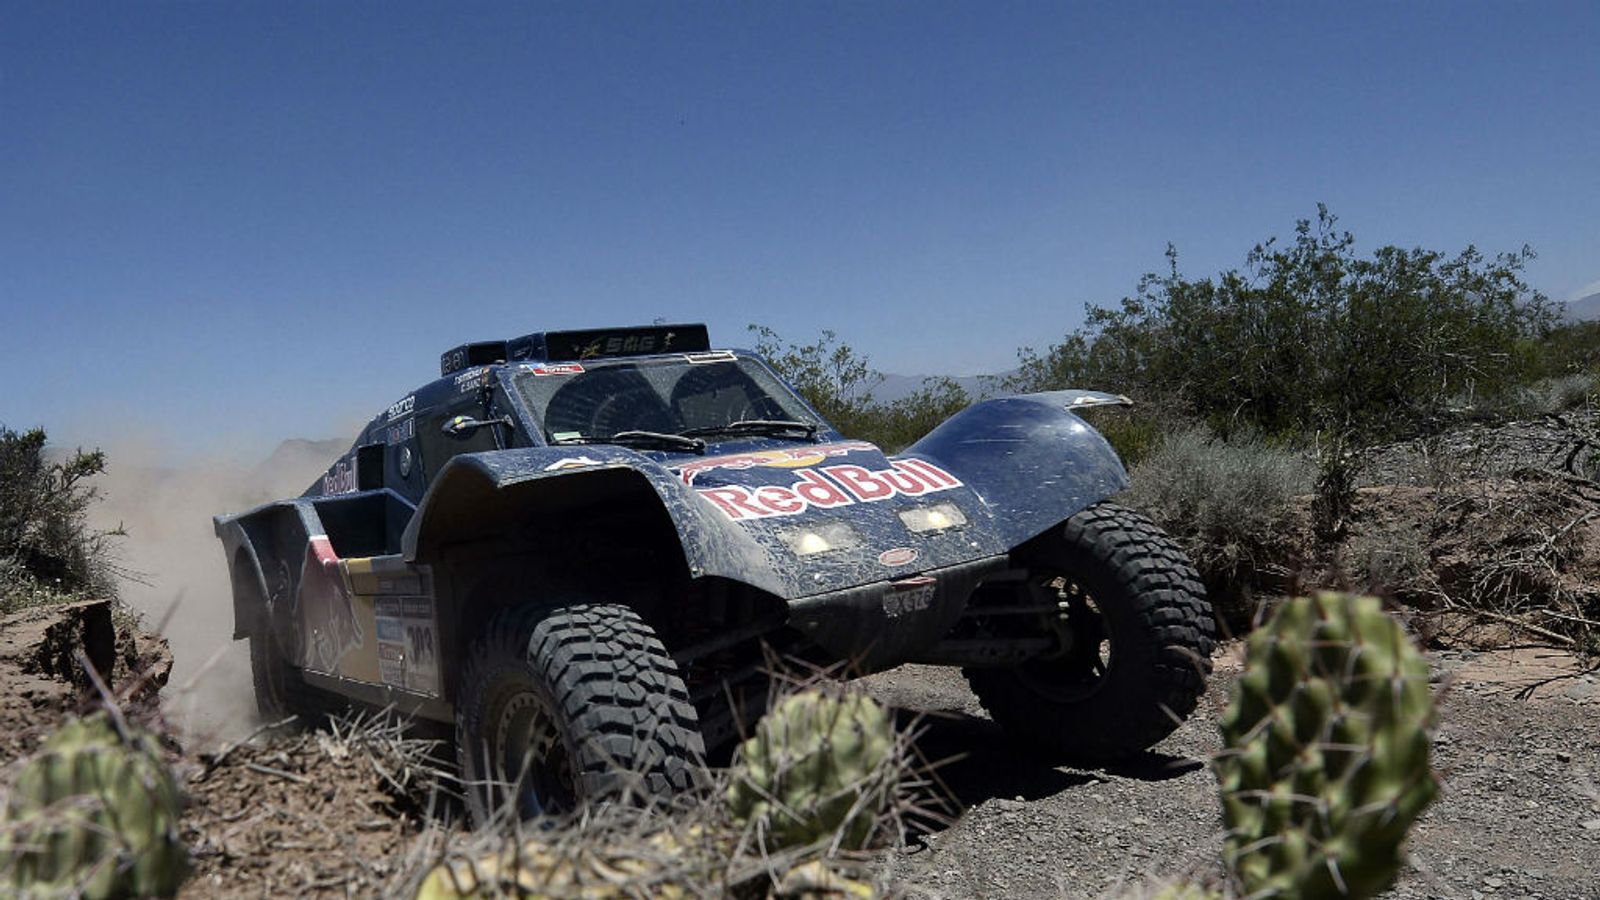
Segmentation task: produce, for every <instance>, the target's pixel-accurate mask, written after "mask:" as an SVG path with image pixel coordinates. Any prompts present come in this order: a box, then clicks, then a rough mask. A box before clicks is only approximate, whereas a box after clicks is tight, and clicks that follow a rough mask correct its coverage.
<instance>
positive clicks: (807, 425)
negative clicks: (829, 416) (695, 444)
mask: <svg viewBox="0 0 1600 900" xmlns="http://www.w3.org/2000/svg"><path fill="white" fill-rule="evenodd" d="M796 431H799V432H804V433H805V436H806V437H808V438H812V439H815V438H816V436H817V425H816V423H815V422H797V421H795V420H793V419H740V420H739V421H737V422H728V423H726V424H723V425H707V426H705V427H703V428H690V429H689V430H687V431H680V432H678V433H679V434H680V435H682V436H683V437H704V436H707V435H713V434H770V435H781V434H792V433H794V432H796Z"/></svg>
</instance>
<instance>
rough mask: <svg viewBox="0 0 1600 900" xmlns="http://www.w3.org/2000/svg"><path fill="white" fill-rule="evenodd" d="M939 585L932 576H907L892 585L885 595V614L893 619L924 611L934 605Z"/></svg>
mask: <svg viewBox="0 0 1600 900" xmlns="http://www.w3.org/2000/svg"><path fill="white" fill-rule="evenodd" d="M936 587H938V584H937V582H935V581H934V580H933V579H932V578H929V577H927V576H923V577H921V578H907V579H905V580H903V581H896V582H895V583H894V584H892V585H890V587H889V590H887V591H885V592H884V595H883V614H884V615H886V616H888V617H889V618H891V619H896V618H899V617H900V616H903V615H905V614H906V613H914V612H922V611H923V610H925V609H927V608H928V607H930V606H932V605H933V592H934V589H935V588H936Z"/></svg>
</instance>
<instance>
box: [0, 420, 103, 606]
mask: <svg viewBox="0 0 1600 900" xmlns="http://www.w3.org/2000/svg"><path fill="white" fill-rule="evenodd" d="M105 466H106V458H105V454H104V453H102V452H100V451H99V450H93V451H89V452H84V451H82V450H77V451H74V452H72V453H70V454H67V455H66V456H64V457H62V458H61V459H59V460H51V459H50V456H49V454H47V453H46V450H45V432H44V430H43V429H41V428H35V429H32V430H30V431H25V432H21V433H18V432H15V431H12V430H11V429H9V428H5V427H0V612H10V611H12V610H14V609H18V608H21V607H23V606H30V605H37V604H39V603H46V602H52V601H59V600H69V599H74V598H78V597H87V596H102V597H104V596H109V595H112V594H114V593H115V592H116V585H115V580H114V574H115V570H114V567H113V565H112V563H111V560H110V558H109V547H108V539H109V538H110V537H112V535H113V534H114V533H113V532H101V531H96V530H94V529H92V528H90V527H89V524H88V521H87V518H86V516H87V513H88V509H89V505H90V504H91V503H93V502H94V499H95V497H96V491H95V488H94V487H93V486H91V485H90V484H89V483H88V481H89V479H91V478H93V477H94V476H95V475H98V474H100V473H101V472H103V471H105Z"/></svg>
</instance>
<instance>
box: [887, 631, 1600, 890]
mask: <svg viewBox="0 0 1600 900" xmlns="http://www.w3.org/2000/svg"><path fill="white" fill-rule="evenodd" d="M1238 653H1239V649H1238V647H1237V645H1233V646H1229V647H1225V648H1224V649H1223V650H1221V651H1219V653H1218V656H1217V659H1216V663H1217V674H1216V675H1215V676H1214V677H1213V679H1212V683H1211V689H1210V691H1209V692H1208V694H1207V695H1206V697H1205V698H1204V699H1203V700H1202V701H1201V703H1200V707H1199V709H1198V710H1197V711H1196V713H1195V715H1194V716H1193V717H1192V718H1191V719H1190V720H1189V721H1188V722H1187V723H1185V724H1184V725H1183V726H1182V727H1181V728H1180V729H1178V731H1177V732H1176V733H1175V734H1173V735H1172V737H1170V738H1168V739H1167V740H1166V741H1164V742H1163V743H1162V744H1160V745H1159V746H1157V747H1156V748H1155V749H1154V751H1152V752H1151V753H1148V754H1146V755H1145V756H1144V757H1142V758H1140V759H1138V760H1135V761H1133V762H1132V763H1131V764H1128V765H1125V766H1122V767H1120V768H1116V769H1111V770H1079V769H1072V768H1059V769H1057V768H1049V767H1046V766H1042V765H1040V764H1039V763H1036V762H1033V761H1031V760H1030V759H1028V757H1026V756H1025V755H1023V754H1021V753H1019V752H1018V751H1017V750H1016V749H1015V748H1014V747H1012V746H1011V745H1009V744H1008V743H1007V741H1006V740H1005V738H1004V736H1003V735H1002V734H1001V732H1000V731H999V729H998V728H997V727H996V726H995V725H994V724H993V723H992V722H990V721H989V720H988V719H987V718H986V717H984V715H983V713H982V711H981V710H980V709H979V707H978V705H977V701H976V700H975V699H974V698H973V696H972V694H971V693H970V692H969V691H968V690H967V687H966V684H965V682H964V681H963V680H962V679H961V677H960V675H959V674H957V673H956V672H954V671H953V670H948V669H939V668H928V667H917V666H911V667H905V668H902V669H899V670H896V671H894V672H889V673H885V674H883V675H877V676H874V677H872V678H871V679H868V681H867V683H868V685H869V687H870V690H871V691H872V692H873V693H874V694H875V695H876V696H877V697H879V699H882V700H884V701H886V702H889V703H892V704H894V705H896V706H898V707H901V708H902V709H905V710H909V711H918V712H923V713H926V714H927V716H926V718H925V719H924V723H925V724H926V726H927V727H928V734H927V735H926V736H925V737H924V738H923V739H922V740H921V742H920V746H921V748H922V750H923V752H924V753H925V754H926V755H927V756H929V757H930V758H943V757H947V756H951V755H957V754H965V756H964V757H963V758H962V759H960V760H959V761H957V762H954V763H952V764H950V765H948V766H946V767H945V768H943V769H942V770H941V772H942V774H943V778H944V780H945V781H946V782H947V783H948V785H949V786H950V788H951V790H952V792H953V793H954V794H955V796H956V797H957V798H958V799H959V800H960V801H961V803H962V804H963V805H964V806H965V807H966V808H967V812H966V814H965V815H964V816H963V817H961V819H960V820H959V821H958V822H956V824H954V825H953V826H950V827H949V828H946V829H942V830H941V829H935V830H934V831H932V832H931V833H929V834H926V835H923V836H921V838H920V839H919V840H918V841H916V842H914V843H913V845H912V846H910V847H908V848H907V849H905V850H904V851H902V852H900V853H899V854H897V855H896V856H895V858H894V859H892V860H891V861H890V864H889V865H890V871H891V873H892V877H893V879H894V880H895V882H896V883H898V884H899V885H901V886H902V887H903V888H904V889H905V890H906V891H907V893H908V894H909V895H910V896H913V897H1107V896H1109V897H1122V896H1127V895H1133V896H1139V895H1140V893H1139V892H1140V891H1141V890H1146V889H1148V888H1149V886H1150V885H1151V884H1153V883H1155V882H1156V881H1157V880H1159V879H1163V878H1172V877H1179V876H1188V877H1201V878H1207V879H1219V878H1220V877H1221V874H1222V868H1221V864H1220V862H1219V861H1218V860H1219V857H1220V854H1221V849H1222V827H1221V818H1220V816H1221V813H1220V810H1219V806H1218V802H1217V797H1216V786H1215V782H1214V780H1213V778H1212V776H1211V772H1210V770H1209V768H1208V767H1207V765H1206V760H1207V758H1208V757H1209V755H1210V754H1212V753H1214V752H1215V751H1216V750H1217V749H1219V740H1218V738H1217V733H1216V721H1217V717H1218V714H1219V712H1220V710H1221V708H1222V707H1223V705H1224V704H1225V703H1226V701H1227V695H1228V691H1229V690H1230V688H1231V685H1232V683H1233V680H1234V679H1235V678H1236V677H1237V675H1238V670H1239V664H1238ZM1433 662H1434V666H1435V671H1436V677H1437V678H1438V684H1437V687H1438V692H1439V696H1440V701H1441V703H1440V705H1441V715H1440V724H1439V728H1438V730H1437V734H1436V737H1435V742H1434V749H1435V757H1434V764H1435V767H1436V768H1437V769H1438V770H1439V773H1440V777H1441V779H1442V781H1443V791H1442V793H1441V796H1440V798H1439V800H1437V801H1436V802H1435V804H1434V805H1433V807H1432V808H1430V810H1429V811H1428V812H1427V814H1426V815H1425V816H1424V817H1423V819H1422V820H1421V821H1420V822H1419V824H1418V826H1417V827H1416V828H1415V829H1414V830H1413V836H1412V843H1411V861H1412V865H1411V867H1410V868H1409V869H1408V870H1407V871H1406V873H1405V874H1404V875H1403V876H1402V877H1401V880H1400V882H1399V884H1398V885H1397V886H1396V887H1395V889H1394V890H1393V891H1391V892H1390V894H1389V896H1391V897H1396V898H1407V900H1411V898H1457V897H1460V898H1488V897H1496V898H1498V897H1512V898H1517V897H1530V898H1552V900H1554V898H1561V900H1568V898H1600V684H1597V677H1596V673H1595V672H1593V671H1589V672H1588V673H1587V674H1585V672H1584V670H1583V667H1582V666H1581V665H1579V663H1578V662H1577V661H1576V660H1574V659H1573V658H1572V657H1570V656H1568V655H1566V654H1562V653H1559V652H1557V651H1552V650H1527V649H1525V650H1516V651H1502V652H1495V653H1472V652H1460V653H1457V652H1443V653H1438V654H1434V656H1433ZM1550 678H1554V679H1555V680H1553V681H1548V682H1545V681H1544V680H1545V679H1550ZM1530 687H1531V688H1533V690H1532V692H1531V696H1526V697H1522V696H1519V693H1525V692H1527V690H1528V689H1529V688H1530Z"/></svg>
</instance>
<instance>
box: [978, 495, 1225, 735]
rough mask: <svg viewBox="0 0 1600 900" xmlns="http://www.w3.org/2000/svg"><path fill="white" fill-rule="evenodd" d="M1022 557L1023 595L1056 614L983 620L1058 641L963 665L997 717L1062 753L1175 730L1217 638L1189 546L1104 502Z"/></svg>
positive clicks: (995, 629)
mask: <svg viewBox="0 0 1600 900" xmlns="http://www.w3.org/2000/svg"><path fill="white" fill-rule="evenodd" d="M1023 562H1025V564H1026V565H1027V567H1028V570H1029V576H1030V577H1029V580H1028V583H1027V588H1026V590H1027V594H1028V596H1027V597H1026V598H1025V599H1026V601H1027V602H1028V603H1029V604H1030V605H1037V606H1039V607H1041V608H1044V609H1047V610H1048V611H1049V612H1048V613H1047V614H1045V615H1042V616H1036V617H1033V618H1032V619H1019V618H1017V617H1000V616H996V617H993V618H992V619H991V620H990V621H989V622H985V621H984V620H983V619H982V618H981V617H979V619H978V621H979V625H980V627H987V628H989V629H991V630H992V633H994V634H995V635H996V636H1006V637H1038V636H1039V635H1040V633H1041V632H1042V633H1043V634H1044V636H1046V637H1049V638H1051V639H1052V640H1053V645H1054V649H1053V650H1052V651H1050V652H1048V653H1046V654H1044V655H1042V656H1040V657H1037V658H1035V659H1032V660H1029V661H1028V662H1026V663H1023V664H1022V665H1019V666H1013V667H1010V668H1003V669H1002V668H969V669H965V670H964V674H965V675H966V676H967V681H968V682H969V683H970V684H971V685H972V689H973V692H974V693H976V694H977V695H978V699H979V701H981V702H982V703H983V706H984V708H985V709H987V710H988V711H989V713H990V715H992V716H993V717H994V719H995V721H996V722H998V723H999V724H1000V725H1001V726H1002V727H1003V728H1005V729H1006V731H1007V732H1009V733H1011V734H1013V735H1015V736H1017V737H1018V738H1020V739H1022V740H1023V741H1025V742H1027V744H1028V745H1029V746H1030V747H1032V748H1035V749H1037V750H1038V751H1040V752H1041V753H1043V754H1044V755H1046V756H1048V757H1050V758H1052V759H1055V760H1060V761H1077V762H1107V761H1110V760H1114V759H1117V758H1119V757H1123V756H1127V755H1129V754H1132V753H1137V752H1139V751H1141V750H1144V749H1146V748H1148V747H1150V746H1151V745H1153V744H1155V743H1156V742H1158V741H1160V740H1161V739H1162V738H1164V737H1166V736H1167V735H1168V734H1171V733H1172V731H1173V729H1175V728H1177V726H1178V724H1179V723H1180V722H1182V721H1183V719H1184V718H1186V717H1187V716H1188V715H1189V714H1190V713H1191V712H1193V711H1194V707H1195V704H1196V702H1197V701H1198V699H1199V697H1200V694H1201V692H1203V691H1204V690H1205V680H1206V676H1207V675H1209V674H1210V672H1211V651H1212V648H1213V647H1214V646H1215V643H1216V625H1215V623H1214V621H1213V619H1212V615H1211V605H1210V604H1209V603H1207V602H1206V599H1205V589H1204V587H1202V586H1201V583H1200V578H1199V575H1197V574H1196V573H1195V571H1194V568H1193V566H1191V565H1190V564H1189V561H1188V559H1187V558H1186V557H1185V556H1184V554H1183V551H1182V550H1180V549H1179V548H1178V547H1177V545H1176V544H1174V543H1173V542H1172V540H1171V539H1170V538H1168V537H1167V536H1166V535H1165V534H1164V533H1162V531H1161V530H1160V529H1159V528H1158V527H1156V525H1155V524H1154V523H1152V522H1151V521H1150V520H1149V519H1146V518H1145V517H1144V516H1142V515H1140V514H1138V513H1136V512H1133V511H1132V510H1129V509H1125V508H1123V507H1121V506H1118V505H1116V504H1114V503H1109V502H1102V503H1097V504H1095V505H1094V506H1091V507H1089V508H1088V509H1085V510H1083V511H1081V512H1079V513H1078V514H1077V515H1075V516H1073V517H1072V518H1071V519H1068V520H1067V522H1066V524H1065V526H1064V527H1063V528H1062V529H1061V531H1060V532H1059V533H1058V534H1057V535H1055V536H1054V537H1053V539H1051V540H1050V541H1049V543H1047V544H1043V545H1041V546H1039V547H1037V549H1036V550H1035V551H1034V552H1033V553H1031V554H1030V555H1029V557H1028V558H1026V559H1024V560H1023ZM976 612H977V611H976V610H974V613H975V614H976Z"/></svg>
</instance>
